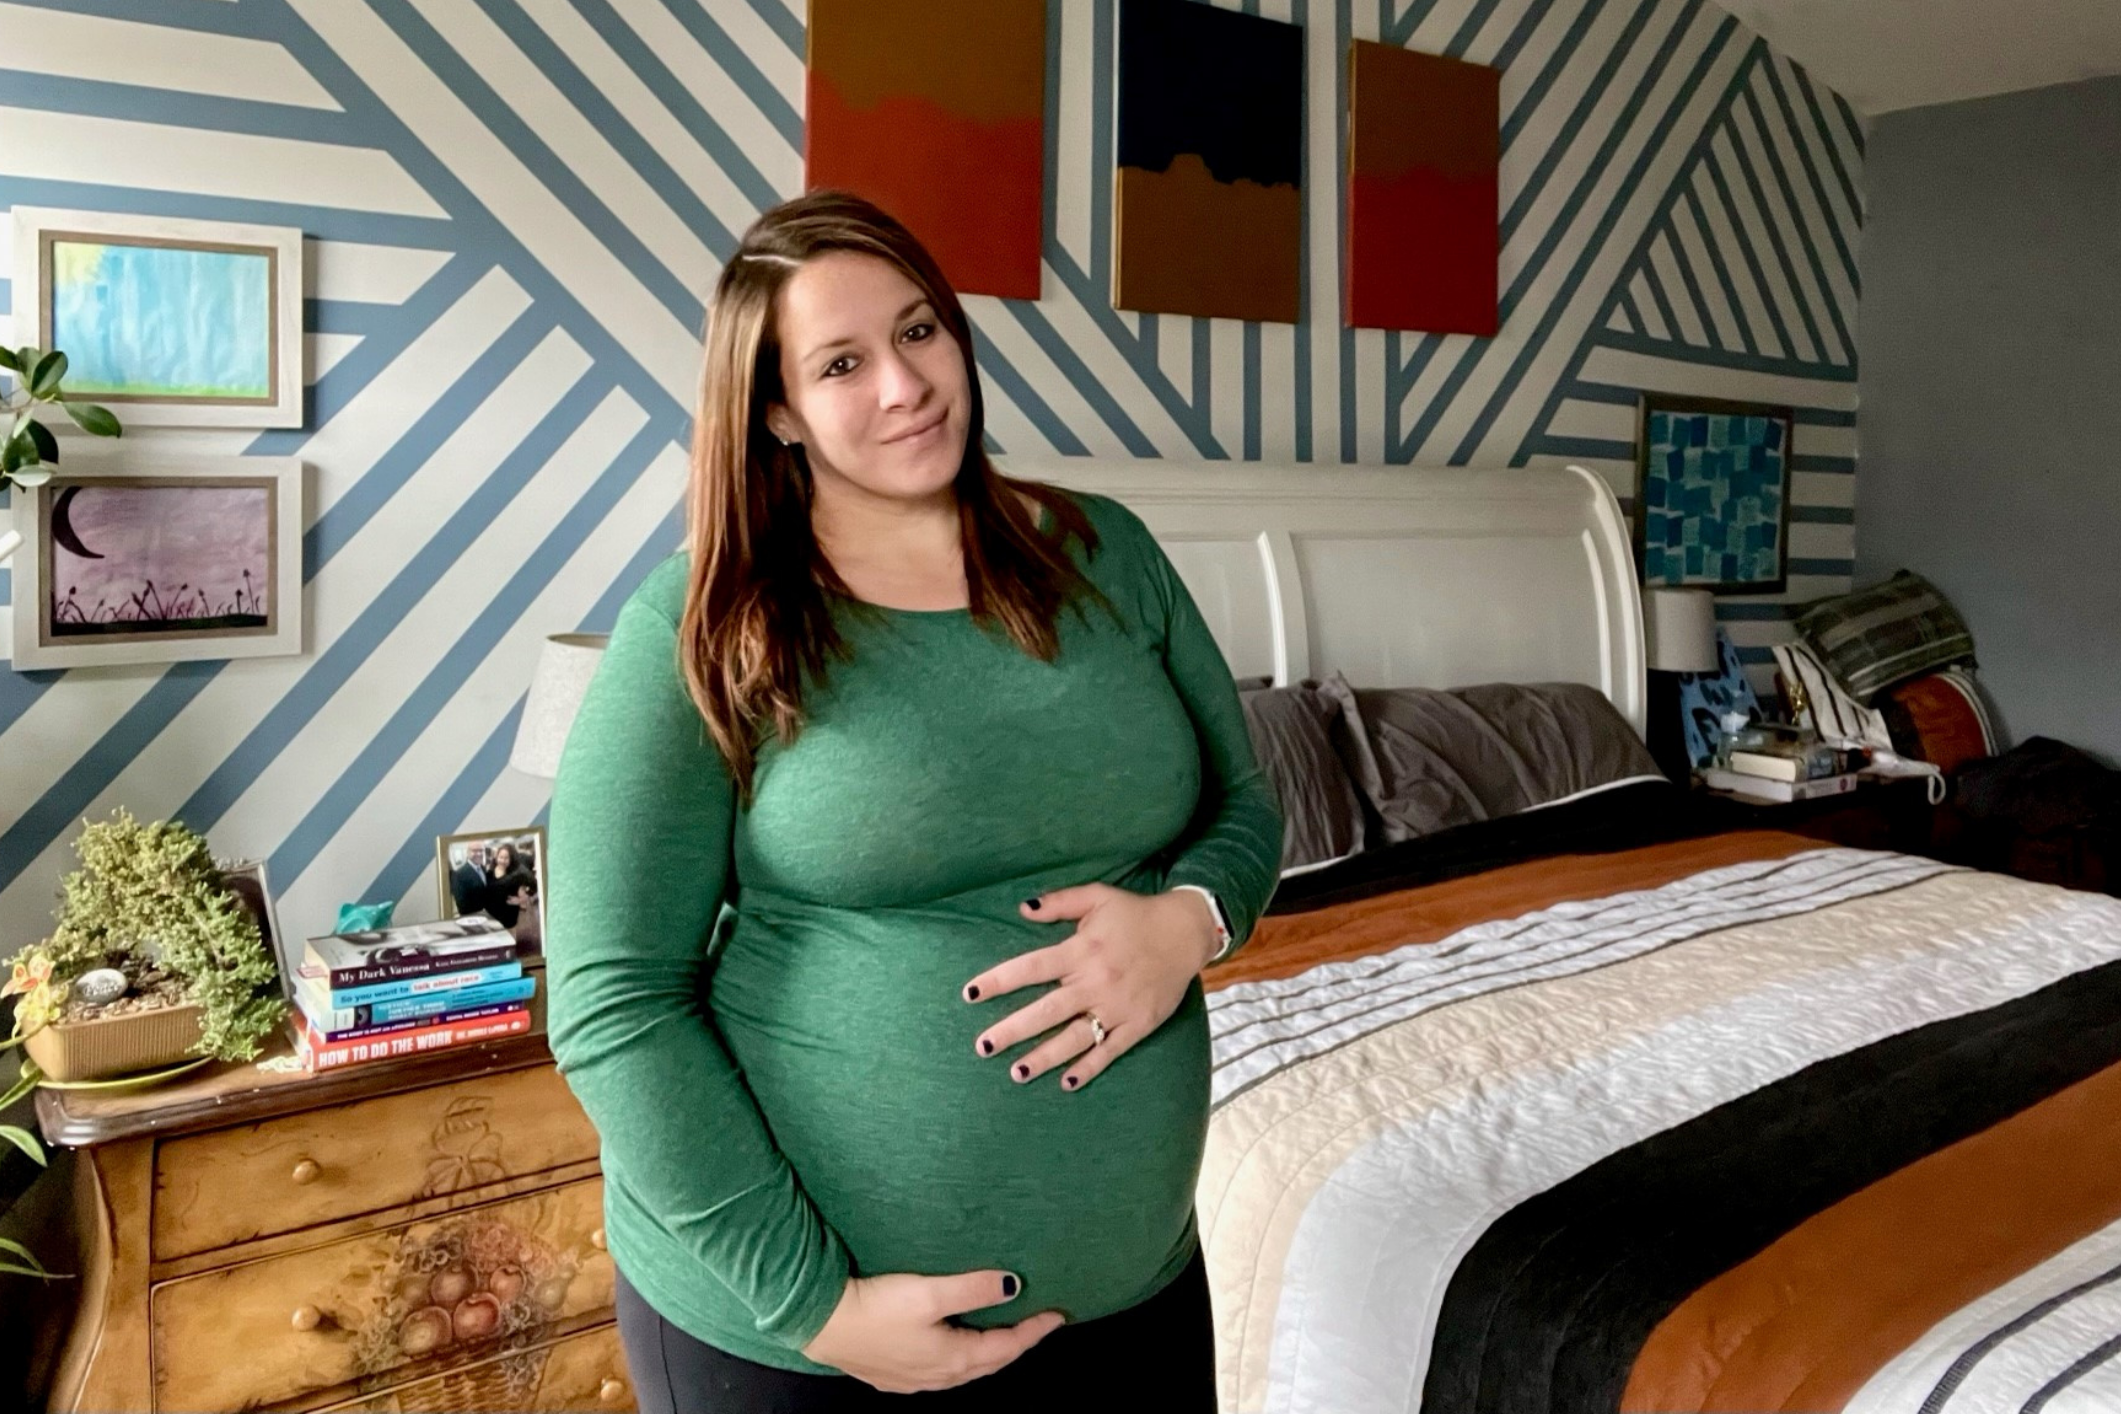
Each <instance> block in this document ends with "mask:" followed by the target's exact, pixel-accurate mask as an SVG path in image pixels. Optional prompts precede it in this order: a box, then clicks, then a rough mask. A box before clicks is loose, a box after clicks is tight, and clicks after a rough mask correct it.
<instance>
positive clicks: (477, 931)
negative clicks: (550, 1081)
mask: <svg viewBox="0 0 2121 1414" xmlns="http://www.w3.org/2000/svg"><path fill="white" fill-rule="evenodd" d="M298 972H299V977H298V979H297V981H296V985H295V1003H296V1010H295V1014H294V1016H293V1017H292V1019H291V1020H292V1025H293V1027H294V1032H295V1053H296V1054H297V1055H298V1056H300V1058H301V1060H302V1064H303V1065H304V1066H305V1067H307V1068H308V1069H310V1070H312V1071H317V1070H329V1069H332V1068H334V1067H336V1066H342V1065H358V1064H360V1063H362V1062H364V1061H373V1060H393V1059H396V1058H398V1057H401V1056H411V1055H419V1054H421V1053H423V1052H426V1051H434V1050H441V1049H443V1048H444V1047H448V1046H463V1045H469V1044H471V1043H472V1042H474V1041H485V1040H491V1039H492V1038H494V1037H496V1036H515V1035H520V1034H521V1033H523V1032H525V1031H528V1030H529V1029H530V1000H531V997H532V995H533V994H534V993H535V992H536V990H537V985H538V982H537V978H535V977H525V976H524V975H523V964H522V963H521V962H519V961H518V960H517V958H516V940H515V937H514V935H513V934H511V933H510V932H509V931H508V930H507V929H506V928H504V927H502V926H501V925H500V924H499V923H496V922H495V921H494V920H493V919H491V918H488V917H487V916H485V915H484V914H470V915H467V916H465V917H462V918H452V919H449V920H448V921H447V922H443V923H413V924H406V925H403V926H400V927H396V928H378V929H372V930H370V931H367V932H361V933H332V934H327V935H326V936H324V937H321V938H311V939H310V940H309V942H308V944H307V945H306V946H305V947H304V948H303V952H302V963H301V966H300V968H299V969H298Z"/></svg>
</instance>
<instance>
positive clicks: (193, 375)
mask: <svg viewBox="0 0 2121 1414" xmlns="http://www.w3.org/2000/svg"><path fill="white" fill-rule="evenodd" d="M45 259H46V260H47V261H48V262H49V270H50V273H49V275H48V276H47V286H48V288H49V290H50V297H51V334H50V336H49V338H48V340H47V341H46V342H45V343H44V344H43V345H42V347H48V348H58V349H64V350H66V356H67V360H68V363H67V386H68V388H69V389H70V390H72V391H77V392H80V393H83V394H93V395H94V396H96V397H98V398H101V399H102V400H103V401H105V402H127V401H134V400H138V399H143V398H197V399H202V400H205V399H211V400H213V401H216V402H224V403H229V402H247V403H266V402H271V401H272V381H273V380H272V365H273V355H274V353H275V352H276V351H275V349H274V348H273V322H272V291H273V282H274V280H275V279H276V278H277V277H278V272H277V271H276V270H275V269H274V268H273V267H274V265H275V252H273V251H272V250H270V249H261V248H256V247H243V246H205V245H189V244H182V243H178V242H158V241H135V240H112V239H110V238H108V237H100V238H92V237H61V236H53V237H51V238H50V244H49V245H48V246H47V247H46V250H45ZM207 329H210V330H214V331H216V336H215V337H213V338H200V337H199V336H198V331H200V330H207Z"/></svg>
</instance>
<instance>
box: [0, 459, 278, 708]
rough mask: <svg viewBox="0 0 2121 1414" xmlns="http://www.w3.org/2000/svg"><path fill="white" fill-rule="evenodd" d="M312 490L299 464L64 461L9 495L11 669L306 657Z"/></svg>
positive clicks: (185, 461)
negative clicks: (306, 519) (305, 532)
mask: <svg viewBox="0 0 2121 1414" xmlns="http://www.w3.org/2000/svg"><path fill="white" fill-rule="evenodd" d="M307 479H308V468H307V466H306V465H305V464H304V463H302V462H301V461H298V460H296V459H295V458H292V457H214V458H191V459H184V458H175V457H171V458H167V459H164V458H160V457H156V456H152V455H146V454H140V453H135V454H133V455H131V456H126V457H106V456H101V455H97V456H90V455H87V454H84V453H79V452H77V453H72V454H69V456H68V457H67V459H66V462H65V463H64V465H63V467H62V468H60V469H58V470H57V471H56V472H55V474H54V475H53V476H52V479H51V480H49V481H47V482H45V483H44V484H43V485H41V486H37V487H34V488H18V489H17V490H16V491H15V494H14V496H13V497H12V505H11V509H12V514H13V517H14V528H15V530H16V531H17V532H18V533H20V535H21V536H22V539H23V541H24V544H23V546H22V548H21V549H20V550H19V551H17V552H16V554H15V557H14V562H13V569H14V574H15V581H14V602H13V607H12V614H13V622H14V666H15V667H16V668H17V669H22V668H93V667H110V666H115V665H120V664H130V663H182V662H196V661H201V660H212V659H223V658H264V657H280V656H285V655H290V654H299V653H300V652H302V641H303V623H304V615H303V598H302V523H303V522H302V513H303V503H304V500H305V494H304V493H305V483H306V481H307ZM125 493H133V494H131V495H129V496H128V495H126V494H125ZM85 520H86V521H87V522H88V529H86V530H84V528H83V523H84V521H85ZM172 521H177V522H180V523H183V525H184V530H183V532H182V533H178V534H170V533H168V532H169V528H170V525H171V523H172ZM84 537H88V538H84ZM90 539H93V540H95V541H96V542H97V543H95V544H91V543H90Z"/></svg>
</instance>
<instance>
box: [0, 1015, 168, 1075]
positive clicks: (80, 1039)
mask: <svg viewBox="0 0 2121 1414" xmlns="http://www.w3.org/2000/svg"><path fill="white" fill-rule="evenodd" d="M204 1015H205V1010H204V1008H202V1007H200V1006H199V1004H198V1003H196V1002H186V1003H184V1004H183V1005H181V1006H172V1007H158V1008H156V1009H155V1010H153V1011H138V1012H130V1013H128V1014H126V1015H124V1016H105V1017H98V1018H97V1019H95V1020H94V1021H57V1022H53V1023H52V1024H51V1025H50V1026H47V1027H45V1028H44V1029H43V1030H42V1031H39V1032H37V1033H36V1034H35V1035H33V1036H31V1037H30V1038H29V1039H28V1040H27V1041H24V1042H23V1043H22V1049H23V1050H25V1051H27V1052H28V1053H29V1058H30V1059H31V1060H33V1061H35V1062H36V1063H37V1065H38V1067H39V1068H40V1069H42V1070H43V1071H44V1073H45V1074H46V1075H48V1076H50V1077H51V1078H52V1079H54V1080H101V1079H103V1078H104V1077H106V1076H111V1075H128V1074H130V1073H132V1072H133V1071H136V1070H152V1069H153V1068H155V1067H156V1066H163V1065H175V1064H176V1063H177V1062H178V1061H180V1060H183V1059H185V1058H186V1057H188V1056H189V1055H191V1053H192V1047H193V1046H196V1045H198V1044H199V1025H200V1021H201V1019H202V1017H203V1016H204Z"/></svg>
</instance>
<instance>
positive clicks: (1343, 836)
mask: <svg viewBox="0 0 2121 1414" xmlns="http://www.w3.org/2000/svg"><path fill="white" fill-rule="evenodd" d="M1238 701H1239V702H1241V703H1242V704H1243V705H1244V709H1245V726H1246V727H1247V728H1249V729H1250V731H1251V736H1252V751H1253V754H1254V755H1256V756H1257V757H1259V764H1260V765H1261V766H1262V767H1263V768H1265V770H1266V773H1267V778H1268V779H1269V780H1271V781H1273V782H1274V793H1275V794H1276V795H1277V796H1279V797H1280V798H1281V813H1282V819H1283V821H1284V829H1283V831H1282V844H1281V872H1282V873H1284V874H1289V873H1294V872H1296V871H1298V870H1302V869H1311V868H1315V867H1317V866H1318V865H1321V864H1329V863H1331V862H1332V861H1334V860H1336V859H1342V858H1345V857H1346V856H1348V855H1350V854H1353V853H1355V852H1356V851H1357V850H1359V849H1361V848H1362V843H1363V835H1364V828H1363V807H1362V796H1361V795H1360V794H1359V793H1358V792H1357V791H1356V789H1355V782H1354V781H1352V780H1350V779H1348V771H1347V767H1346V766H1344V765H1343V764H1342V763H1341V757H1342V752H1341V751H1340V750H1339V749H1336V748H1335V746H1334V743H1333V736H1334V733H1335V732H1336V731H1338V730H1339V729H1340V708H1339V707H1338V705H1337V704H1335V703H1334V702H1333V701H1332V700H1331V699H1329V698H1327V697H1326V696H1325V695H1324V694H1322V693H1320V692H1317V691H1315V690H1314V689H1313V688H1312V687H1310V686H1308V685H1307V686H1304V687H1277V688H1265V689H1260V690H1256V691H1251V692H1240V693H1239V694H1238Z"/></svg>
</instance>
